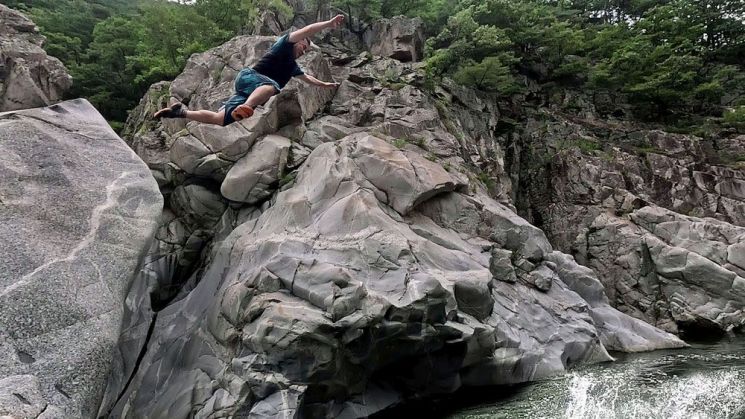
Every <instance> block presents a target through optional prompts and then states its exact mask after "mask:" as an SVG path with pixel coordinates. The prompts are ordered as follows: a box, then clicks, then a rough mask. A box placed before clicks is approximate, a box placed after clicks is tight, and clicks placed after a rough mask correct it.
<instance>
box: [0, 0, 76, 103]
mask: <svg viewBox="0 0 745 419" xmlns="http://www.w3.org/2000/svg"><path fill="white" fill-rule="evenodd" d="M43 44H44V37H43V36H42V35H40V34H39V29H38V28H37V27H36V25H34V23H33V22H31V21H30V20H28V19H27V18H26V17H25V16H23V15H22V14H21V13H19V12H17V11H15V10H13V9H10V8H8V7H6V6H3V5H2V4H0V112H1V111H11V110H17V109H26V108H35V107H38V106H46V105H50V104H52V103H55V102H58V101H60V100H61V99H62V95H63V94H64V93H65V91H67V90H68V89H69V88H70V87H71V86H72V78H71V77H70V75H69V74H68V73H67V70H66V69H65V67H64V66H63V65H62V63H61V62H60V61H59V60H58V59H56V58H54V57H50V56H48V55H47V54H46V52H44V50H43V49H42V46H43Z"/></svg>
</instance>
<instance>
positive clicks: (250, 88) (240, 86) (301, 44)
mask: <svg viewBox="0 0 745 419" xmlns="http://www.w3.org/2000/svg"><path fill="white" fill-rule="evenodd" d="M343 22H344V15H336V16H335V17H334V18H333V19H331V20H327V21H324V22H316V23H314V24H312V25H308V26H306V27H304V28H302V29H299V30H297V31H294V32H290V33H289V34H287V35H283V36H281V37H280V38H279V39H278V40H277V42H276V43H275V44H274V45H273V46H272V47H271V49H269V51H268V52H267V53H266V54H264V56H263V57H261V59H260V60H259V62H258V63H256V65H254V66H253V68H251V67H248V68H244V69H243V70H241V71H240V73H238V76H236V78H235V94H234V95H233V96H231V97H230V99H228V101H227V102H225V105H224V106H223V107H222V108H220V110H218V111H217V112H212V111H208V110H199V111H189V110H187V109H186V108H184V107H183V105H182V104H181V103H175V104H174V105H171V107H169V108H164V109H161V110H159V111H158V112H156V113H155V114H154V115H153V117H154V118H186V119H190V120H192V121H198V122H204V123H207V124H215V125H228V124H232V123H233V122H236V121H240V120H242V119H244V118H248V117H250V116H251V115H253V113H254V109H255V108H256V107H257V106H259V105H263V104H265V103H266V102H267V101H268V100H269V98H271V97H272V96H274V95H276V94H277V93H279V91H280V90H281V89H282V88H283V87H285V85H286V84H287V82H289V81H290V79H291V78H292V77H297V78H299V79H300V80H302V81H304V82H305V83H308V84H311V85H313V86H320V87H326V88H334V87H337V86H339V83H333V82H331V83H329V82H324V81H321V80H318V79H317V78H315V77H313V76H310V75H308V74H305V73H303V70H301V69H300V67H299V66H298V65H297V62H295V60H296V59H298V58H300V57H302V56H303V55H304V54H305V52H306V51H307V50H308V48H309V47H310V37H312V36H313V35H315V34H317V33H318V32H320V31H322V30H324V29H327V28H333V29H336V28H338V27H339V26H340V25H341V24H342V23H343Z"/></svg>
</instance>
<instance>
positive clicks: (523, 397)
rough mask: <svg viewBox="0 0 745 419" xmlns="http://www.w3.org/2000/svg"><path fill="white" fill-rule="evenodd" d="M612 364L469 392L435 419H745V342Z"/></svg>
mask: <svg viewBox="0 0 745 419" xmlns="http://www.w3.org/2000/svg"><path fill="white" fill-rule="evenodd" d="M689 343H690V342H689ZM614 356H615V357H616V358H617V361H616V362H612V363H605V364H600V365H592V366H587V367H584V368H579V369H575V370H573V371H572V372H570V373H568V374H566V375H564V376H561V377H556V378H554V379H550V380H547V381H542V382H538V383H531V384H526V385H522V386H513V387H510V388H494V389H481V390H473V391H472V392H470V393H471V394H470V395H469V394H468V393H469V390H465V392H464V394H462V395H461V397H460V398H459V399H452V400H450V401H449V402H445V401H441V402H440V403H438V404H440V406H439V408H438V410H439V414H435V415H431V416H430V417H446V418H449V419H487V418H489V419H491V418H505V419H507V418H509V419H513V418H531V419H532V418H571V419H575V418H581V419H589V418H593V419H595V418H597V419H609V418H618V419H626V418H681V419H689V418H690V419H704V418H712V419H720V418H721V419H724V418H733V419H741V418H745V339H743V338H737V339H726V338H725V339H724V340H721V341H719V342H716V343H692V344H691V348H688V349H679V350H670V351H656V352H649V353H643V354H631V355H627V354H614ZM495 393H496V394H495ZM484 396H486V399H489V400H490V401H489V402H485V403H483V402H482V403H479V404H477V405H476V404H473V399H474V398H479V399H480V400H484ZM469 403H471V405H467V404H469ZM433 413H435V412H433Z"/></svg>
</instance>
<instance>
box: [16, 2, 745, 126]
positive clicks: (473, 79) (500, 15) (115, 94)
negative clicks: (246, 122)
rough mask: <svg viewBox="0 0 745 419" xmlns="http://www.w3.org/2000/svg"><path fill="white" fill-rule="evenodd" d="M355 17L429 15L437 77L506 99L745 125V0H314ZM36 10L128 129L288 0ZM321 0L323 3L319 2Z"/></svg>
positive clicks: (83, 84) (431, 65)
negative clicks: (568, 101)
mask: <svg viewBox="0 0 745 419" xmlns="http://www.w3.org/2000/svg"><path fill="white" fill-rule="evenodd" d="M314 1H315V3H314V4H315V5H316V6H318V7H322V6H327V5H330V6H333V7H336V8H338V9H339V10H340V11H341V12H343V13H345V14H347V15H348V17H349V19H347V25H348V29H349V30H350V31H352V32H353V33H356V34H358V35H359V36H362V33H364V30H365V28H366V27H367V26H369V25H370V23H371V22H372V21H373V20H374V19H376V18H379V17H392V16H396V15H406V16H410V17H415V16H416V17H420V18H421V19H422V20H423V22H424V25H425V32H426V36H427V38H428V40H427V43H426V57H425V65H426V67H425V68H426V72H427V84H428V85H430V86H434V85H435V84H436V83H437V82H438V80H439V79H440V78H441V77H450V78H452V79H454V80H455V81H456V82H458V83H460V84H463V85H466V86H470V87H472V88H475V89H478V90H481V91H484V92H489V93H491V94H494V95H496V96H498V97H500V98H505V99H509V98H515V97H522V98H523V99H524V98H525V97H526V95H527V91H528V90H529V86H540V89H542V90H544V91H550V90H555V89H581V90H584V91H588V92H590V93H592V92H593V91H595V90H603V91H605V92H610V93H612V94H618V95H621V96H622V97H624V98H626V100H627V101H628V104H629V107H630V109H631V110H632V114H633V116H634V117H635V118H638V119H640V120H644V121H651V122H657V123H664V124H666V125H668V126H671V127H674V128H676V129H680V130H688V131H694V133H698V134H701V132H699V131H700V130H701V127H702V126H706V125H707V124H710V123H711V121H715V123H716V124H718V126H721V125H722V124H724V125H725V126H730V127H733V128H734V129H736V130H737V131H742V130H743V127H745V97H744V96H743V91H744V90H745V2H744V1H742V0H657V1H652V0H314ZM2 2H3V4H5V5H7V6H9V7H11V8H14V9H18V10H20V11H22V12H24V13H25V14H27V15H28V16H29V17H30V18H31V19H32V20H33V21H34V22H35V23H36V24H37V25H38V26H39V27H40V30H41V32H42V34H43V35H45V36H46V37H47V43H46V45H45V49H46V50H47V52H48V53H49V54H50V55H53V56H55V57H57V58H59V59H60V60H62V62H63V63H64V64H65V65H66V66H67V68H68V70H69V71H70V73H71V75H72V76H73V79H74V87H73V89H72V91H70V92H69V93H68V95H69V96H70V97H85V98H87V99H88V100H90V101H91V102H92V103H93V104H94V105H95V106H96V107H97V108H98V109H99V111H100V112H101V113H102V114H103V115H104V116H105V117H106V118H107V120H109V122H110V123H111V125H112V126H113V127H114V128H115V129H119V128H120V127H121V126H122V124H123V122H124V121H125V120H126V118H127V112H128V111H129V110H131V109H132V108H134V107H135V106H136V105H137V103H138V101H139V100H140V98H141V97H142V96H143V94H144V93H145V91H146V90H147V88H148V87H149V86H150V85H151V84H152V83H155V82H158V81H161V80H172V79H173V78H174V77H176V76H177V75H178V74H179V73H180V72H181V71H182V69H183V66H184V64H185V62H186V60H187V58H188V57H189V56H190V55H191V54H193V53H196V52H201V51H204V50H207V49H209V48H212V47H214V46H217V45H219V44H221V43H223V42H225V41H227V40H228V39H230V38H231V37H233V36H235V35H239V34H249V33H251V32H252V31H253V29H254V26H255V25H256V23H257V19H259V18H260V11H263V10H272V11H274V12H275V13H277V14H278V15H280V16H285V17H287V16H289V15H291V13H292V10H291V8H290V7H289V6H288V5H287V4H286V3H285V2H283V1H282V0H193V1H180V2H177V1H166V0H139V1H131V0H88V1H84V0H2ZM319 3H320V4H319Z"/></svg>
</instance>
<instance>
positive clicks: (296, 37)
mask: <svg viewBox="0 0 745 419" xmlns="http://www.w3.org/2000/svg"><path fill="white" fill-rule="evenodd" d="M342 23H344V15H336V16H334V17H333V18H332V19H330V20H325V21H323V22H316V23H313V24H310V25H308V26H306V27H304V28H302V29H298V30H296V31H294V32H290V36H289V37H288V38H287V40H288V41H290V42H292V43H293V44H294V43H295V42H298V41H300V40H302V39H305V38H310V37H311V36H313V35H315V34H317V33H318V32H321V31H322V30H324V29H328V28H331V29H336V28H338V27H339V26H341V24H342Z"/></svg>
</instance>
